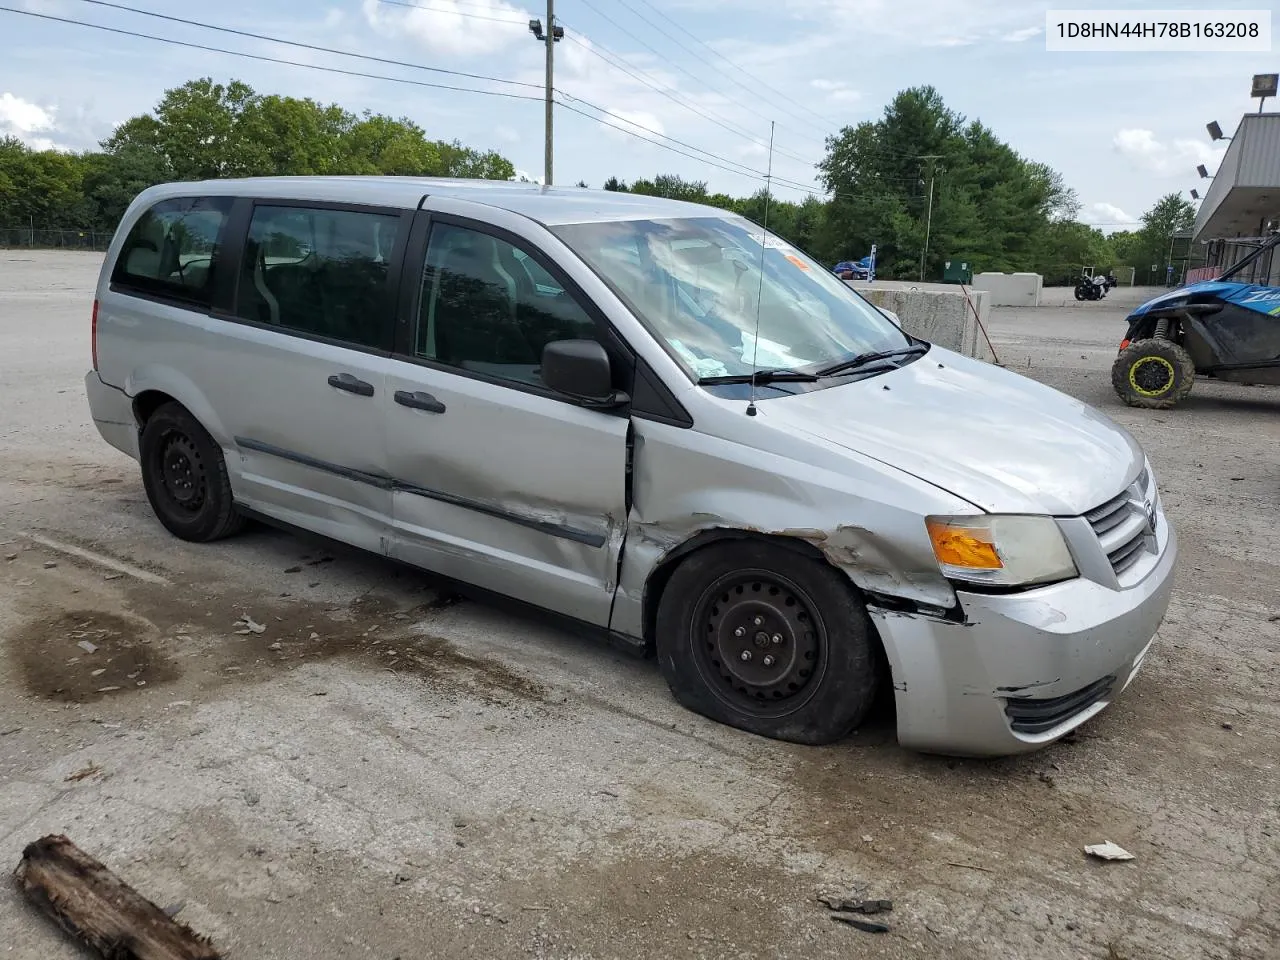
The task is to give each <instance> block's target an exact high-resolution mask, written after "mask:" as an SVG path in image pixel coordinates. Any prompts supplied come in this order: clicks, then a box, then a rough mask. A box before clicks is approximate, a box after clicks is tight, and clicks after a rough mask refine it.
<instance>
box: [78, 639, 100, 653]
mask: <svg viewBox="0 0 1280 960" xmlns="http://www.w3.org/2000/svg"><path fill="white" fill-rule="evenodd" d="M76 646H77V647H79V648H80V649H81V650H83V651H84V652H85V653H96V652H97V650H98V645H97V644H96V643H90V642H89V641H88V640H80V641H78V642H77V643H76Z"/></svg>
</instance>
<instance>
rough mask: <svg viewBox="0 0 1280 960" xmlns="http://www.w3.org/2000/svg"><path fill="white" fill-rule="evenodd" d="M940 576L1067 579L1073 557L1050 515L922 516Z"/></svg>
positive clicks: (1013, 582) (998, 582)
mask: <svg viewBox="0 0 1280 960" xmlns="http://www.w3.org/2000/svg"><path fill="white" fill-rule="evenodd" d="M925 525H926V526H927V527H928V528H929V539H930V541H932V543H933V553H934V556H936V557H937V558H938V565H939V566H940V567H941V568H942V573H943V576H946V577H949V578H951V579H955V580H964V581H967V582H968V583H981V584H990V585H992V586H1002V587H1016V586H1025V585H1027V584H1032V583H1050V582H1053V581H1057V580H1067V579H1069V578H1071V577H1074V576H1075V575H1076V565H1075V561H1073V560H1072V559H1071V552H1070V551H1069V550H1068V549H1067V543H1066V541H1065V540H1064V539H1063V538H1062V531H1061V530H1059V529H1058V525H1057V523H1055V522H1054V520H1053V518H1052V517H1028V516H1001V515H998V514H996V515H991V514H986V515H984V514H978V515H975V516H969V517H926V518H925Z"/></svg>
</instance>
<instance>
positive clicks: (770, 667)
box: [657, 540, 878, 744]
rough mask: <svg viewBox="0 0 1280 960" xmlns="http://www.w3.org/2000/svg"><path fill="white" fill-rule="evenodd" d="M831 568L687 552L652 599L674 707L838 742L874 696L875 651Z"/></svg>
mask: <svg viewBox="0 0 1280 960" xmlns="http://www.w3.org/2000/svg"><path fill="white" fill-rule="evenodd" d="M873 629H874V628H873V627H872V625H871V621H870V619H869V618H868V617H867V612H866V608H865V607H864V606H863V604H862V602H861V601H860V599H859V598H858V596H857V594H856V592H855V591H854V589H853V587H852V585H851V584H850V583H849V582H848V581H847V580H846V579H845V577H844V575H843V574H841V573H840V572H839V571H837V570H834V569H832V568H831V567H829V566H827V565H826V564H824V563H822V562H821V561H819V560H816V559H813V558H810V557H807V556H804V555H803V554H800V553H797V552H795V551H792V550H789V549H787V548H785V547H781V546H777V545H773V544H768V543H763V542H760V541H751V540H742V541H735V542H733V543H725V544H718V545H715V546H711V547H707V548H705V549H703V550H700V551H698V552H697V553H694V554H692V555H691V556H690V557H689V558H687V559H686V560H685V561H684V563H682V564H681V565H680V567H679V568H678V569H677V570H676V571H675V573H674V574H673V575H672V577H671V580H670V582H669V583H668V584H667V587H666V590H664V591H663V595H662V602H661V606H660V608H659V610H658V619H657V648H658V661H659V663H660V664H661V667H662V672H663V675H664V676H665V677H666V680H667V683H668V685H669V686H670V687H671V691H672V693H674V694H675V697H676V699H677V700H679V701H680V702H681V703H682V704H683V705H684V706H686V707H688V708H689V709H690V710H693V711H695V712H697V713H701V714H703V715H704V716H707V717H710V718H711V719H713V720H718V721H720V722H721V723H725V724H728V725H729V726H733V727H738V728H739V729H742V730H748V731H750V732H751V733H756V734H759V735H761V736H765V737H772V738H775V739H779V740H790V741H794V742H797V743H811V744H821V743H830V742H832V741H834V740H839V739H840V738H842V737H844V736H846V735H847V734H848V733H849V732H850V731H851V730H853V728H854V727H856V726H857V725H858V723H859V722H860V721H861V720H862V719H863V717H865V716H866V713H867V711H868V710H869V709H870V708H871V706H872V703H873V701H874V699H875V692H876V687H877V679H878V672H877V665H878V662H877V653H878V648H877V646H876V641H875V639H874V637H873V635H872V631H873Z"/></svg>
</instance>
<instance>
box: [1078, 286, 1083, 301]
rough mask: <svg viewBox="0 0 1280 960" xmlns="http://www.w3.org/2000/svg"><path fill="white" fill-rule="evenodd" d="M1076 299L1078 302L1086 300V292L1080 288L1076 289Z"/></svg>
mask: <svg viewBox="0 0 1280 960" xmlns="http://www.w3.org/2000/svg"><path fill="white" fill-rule="evenodd" d="M1076 299H1077V300H1083V299H1084V291H1083V290H1082V289H1081V288H1080V287H1076Z"/></svg>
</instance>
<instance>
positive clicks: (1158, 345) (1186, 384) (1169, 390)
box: [1111, 338, 1196, 410]
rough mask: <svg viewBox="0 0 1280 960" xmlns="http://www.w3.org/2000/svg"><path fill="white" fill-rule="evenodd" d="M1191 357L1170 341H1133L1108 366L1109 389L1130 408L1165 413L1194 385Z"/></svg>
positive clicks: (1194, 376) (1178, 345)
mask: <svg viewBox="0 0 1280 960" xmlns="http://www.w3.org/2000/svg"><path fill="white" fill-rule="evenodd" d="M1195 379H1196V364H1195V361H1194V360H1192V359H1191V354H1189V353H1187V351H1186V349H1185V348H1184V347H1182V346H1181V345H1180V344H1178V343H1175V342H1174V341H1172V340H1164V339H1155V338H1151V339H1147V340H1134V341H1133V342H1132V343H1130V344H1129V346H1127V347H1125V348H1124V349H1123V350H1121V351H1120V355H1119V356H1118V357H1116V361H1115V363H1114V364H1113V365H1112V367H1111V386H1112V387H1113V388H1114V389H1115V391H1116V394H1117V395H1118V396H1119V397H1120V399H1121V400H1123V401H1124V402H1125V403H1127V404H1128V405H1129V406H1131V407H1145V408H1147V409H1151V410H1167V409H1168V408H1169V407H1172V406H1173V405H1174V404H1176V403H1179V402H1181V401H1182V400H1184V399H1186V396H1187V394H1189V393H1190V392H1191V387H1192V386H1193V385H1194V384H1195Z"/></svg>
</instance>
